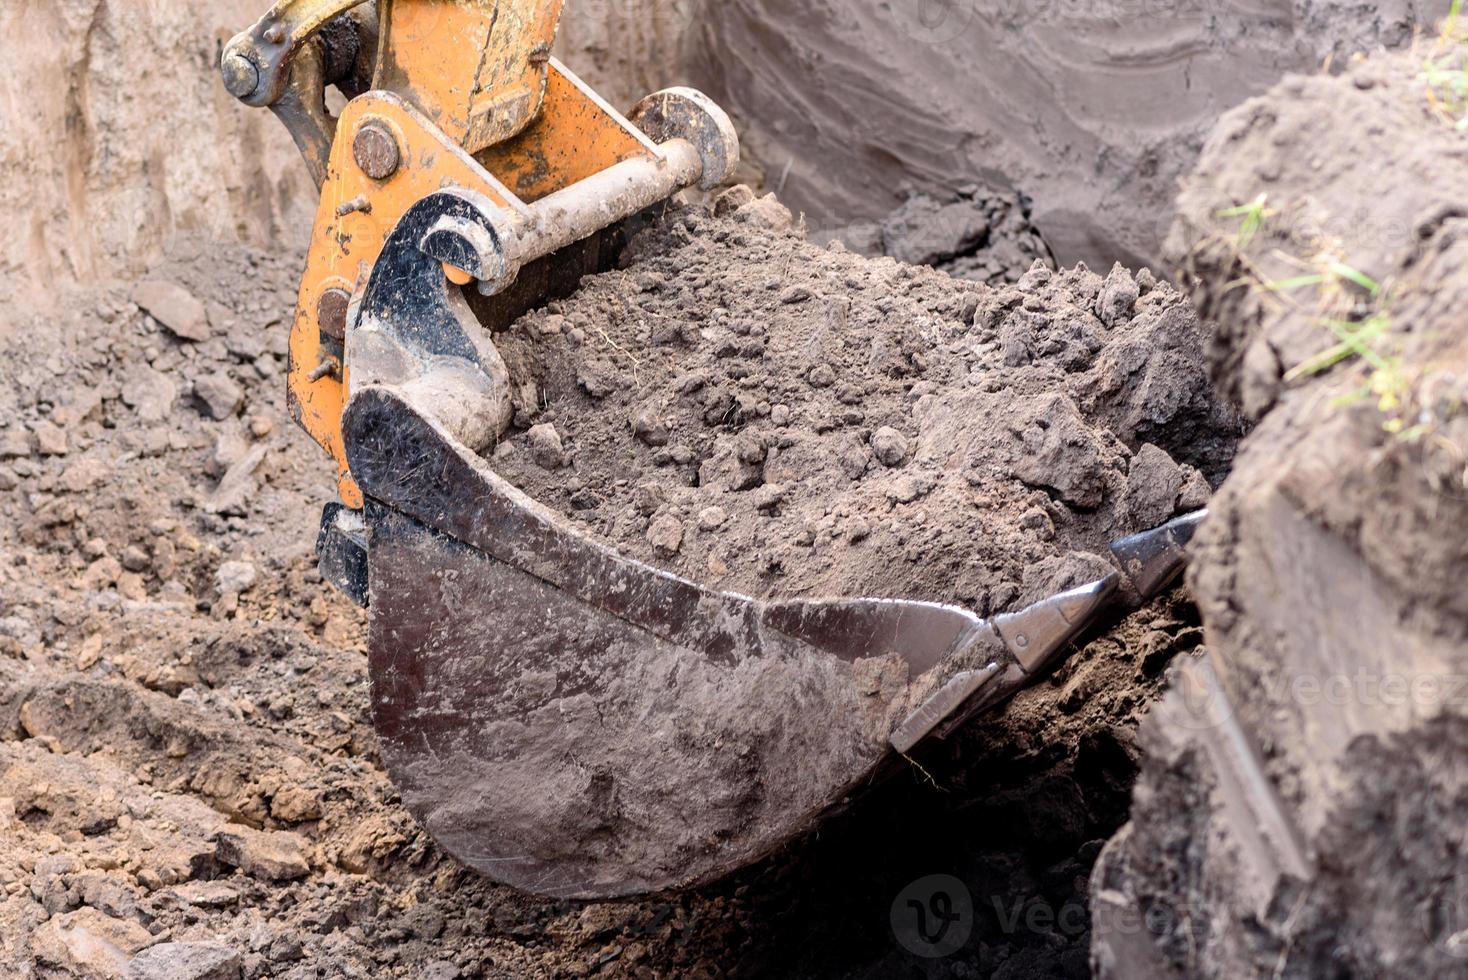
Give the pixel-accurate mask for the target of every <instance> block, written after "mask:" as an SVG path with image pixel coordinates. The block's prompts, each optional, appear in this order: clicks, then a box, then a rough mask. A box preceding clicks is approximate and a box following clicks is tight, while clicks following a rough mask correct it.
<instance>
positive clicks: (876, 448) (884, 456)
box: [871, 425, 907, 466]
mask: <svg viewBox="0 0 1468 980" xmlns="http://www.w3.org/2000/svg"><path fill="white" fill-rule="evenodd" d="M871 444H872V452H873V453H874V454H875V455H876V457H877V462H879V463H881V464H882V465H883V466H901V465H902V463H903V461H904V460H905V459H907V436H905V435H903V434H902V433H901V432H898V431H897V430H896V429H894V428H892V427H891V426H890V425H884V426H882V427H881V428H880V429H878V430H877V431H876V432H873V433H872V438H871Z"/></svg>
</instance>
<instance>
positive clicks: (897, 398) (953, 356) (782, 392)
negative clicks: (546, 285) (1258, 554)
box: [493, 188, 1238, 615]
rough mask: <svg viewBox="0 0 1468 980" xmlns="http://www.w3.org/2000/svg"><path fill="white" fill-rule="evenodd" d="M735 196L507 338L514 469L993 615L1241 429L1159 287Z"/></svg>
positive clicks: (687, 538)
mask: <svg viewBox="0 0 1468 980" xmlns="http://www.w3.org/2000/svg"><path fill="white" fill-rule="evenodd" d="M747 198H748V194H747V192H745V191H744V189H743V188H735V189H733V190H731V191H729V192H728V193H727V195H726V196H725V197H724V198H723V199H721V200H720V201H719V202H717V203H716V204H715V205H714V207H713V213H710V211H709V209H706V208H690V209H687V210H686V211H683V212H681V213H677V214H674V215H672V216H670V217H669V218H668V219H666V220H665V221H664V222H663V223H662V224H661V225H659V226H658V227H656V228H653V229H651V230H649V231H648V232H646V233H644V234H643V235H642V236H641V237H640V238H638V239H637V240H635V241H634V242H633V244H632V247H631V255H632V257H633V259H634V264H633V265H632V266H631V267H630V268H629V269H627V270H625V271H623V272H615V273H609V274H607V275H603V276H600V277H596V278H594V279H591V280H588V281H586V282H584V283H583V286H582V288H581V290H580V291H578V292H577V293H576V294H575V295H574V296H573V297H571V298H569V299H566V300H562V301H559V302H556V303H552V304H550V305H549V306H548V307H547V309H546V310H544V311H541V312H537V313H532V314H531V315H529V316H527V317H526V318H524V319H523V320H522V321H521V322H520V323H518V324H517V325H516V327H515V328H514V329H513V330H511V331H510V332H509V333H507V334H505V335H501V337H500V338H499V340H498V341H497V343H498V346H499V347H500V350H501V351H502V353H503V354H504V356H505V359H506V361H507V363H508V364H509V367H510V372H511V376H512V378H513V379H514V383H515V384H516V385H517V386H518V390H517V395H516V403H515V404H516V426H517V430H518V431H515V432H512V434H511V435H510V437H508V438H507V439H505V440H504V441H503V442H502V443H501V444H500V445H499V446H498V448H497V449H495V450H494V453H493V456H494V465H495V467H496V469H498V470H499V471H500V472H501V473H502V474H503V475H505V476H506V477H507V478H509V479H510V481H511V482H512V483H514V484H515V485H516V486H519V487H520V488H521V489H523V490H525V491H526V492H527V493H529V494H530V495H531V496H533V497H535V498H536V499H538V500H540V501H541V502H542V503H546V504H549V505H551V506H553V507H555V508H556V509H559V510H561V511H562V512H564V513H565V514H567V515H568V516H570V517H572V518H574V519H575V520H576V521H578V522H579V523H580V524H581V525H582V526H583V527H584V528H585V529H586V530H588V531H591V532H592V533H594V534H596V535H598V536H600V537H602V538H603V539H604V540H606V541H608V542H609V543H611V544H613V545H615V546H616V547H617V548H618V549H619V550H621V551H623V552H624V553H626V554H629V555H631V556H633V557H635V558H638V559H641V560H643V561H647V562H650V563H656V564H658V565H660V566H662V567H666V568H668V569H669V570H671V571H674V572H677V573H679V574H682V575H685V576H687V577H690V578H693V579H695V580H698V581H702V582H705V583H706V584H710V585H714V586H717V587H719V588H724V589H729V590H732V591H738V592H743V593H745V594H749V595H755V596H760V597H765V596H772V595H778V596H782V597H795V596H804V597H822V596H838V595H877V596H882V597H888V598H914V599H924V600H929V601H940V602H957V603H960V604H963V605H965V606H967V607H969V608H972V609H974V610H976V611H978V612H980V613H981V614H983V615H990V614H994V613H999V612H1005V611H1012V610H1013V609H1016V608H1018V607H1020V606H1023V605H1026V604H1029V603H1032V602H1035V601H1038V600H1039V599H1041V598H1044V597H1046V596H1048V595H1050V594H1052V593H1053V592H1056V591H1062V590H1064V589H1065V588H1070V587H1073V586H1075V585H1078V584H1081V583H1082V582H1084V581H1091V580H1093V579H1094V578H1095V575H1094V571H1095V569H1096V567H1097V562H1098V561H1101V559H1099V558H1097V557H1096V556H1097V555H1100V554H1104V553H1105V551H1106V546H1107V543H1108V542H1110V541H1112V540H1115V539H1117V538H1121V537H1124V536H1126V535H1129V534H1133V533H1135V532H1137V531H1141V530H1146V529H1147V528H1150V527H1154V526H1157V525H1159V524H1162V523H1165V522H1166V521H1167V520H1169V519H1171V518H1172V517H1173V516H1174V514H1176V513H1179V512H1182V511H1187V510H1190V509H1198V508H1200V507H1202V506H1204V505H1205V504H1206V502H1207V499H1208V496H1209V492H1210V486H1209V482H1208V477H1209V476H1211V477H1213V478H1214V479H1220V478H1221V477H1222V475H1223V473H1224V472H1226V470H1227V467H1228V463H1229V459H1230V457H1231V454H1232V445H1233V442H1234V439H1235V437H1236V435H1237V432H1238V422H1237V420H1236V419H1235V417H1234V416H1233V413H1232V412H1231V411H1230V410H1229V409H1228V408H1226V407H1224V406H1223V405H1222V404H1221V403H1218V402H1216V401H1215V400H1214V399H1212V398H1211V396H1210V393H1209V388H1208V386H1207V384H1206V382H1205V379H1204V376H1203V374H1202V365H1203V351H1202V345H1203V341H1204V338H1205V336H1206V333H1207V331H1206V329H1205V327H1204V326H1203V325H1202V324H1201V323H1200V322H1199V320H1198V317H1197V315H1196V314H1195V313H1194V312H1193V310H1192V307H1191V306H1190V305H1188V304H1187V303H1186V301H1184V299H1183V298H1182V296H1181V295H1180V294H1178V293H1177V292H1176V291H1175V290H1173V289H1172V288H1171V287H1170V286H1168V285H1166V284H1162V283H1159V282H1157V280H1156V279H1155V278H1153V277H1151V276H1150V275H1147V274H1143V276H1142V277H1141V281H1140V283H1139V282H1138V281H1137V280H1135V279H1133V277H1132V276H1131V274H1130V273H1128V272H1126V271H1125V270H1124V269H1121V268H1120V267H1117V268H1116V269H1114V270H1113V271H1112V272H1111V273H1110V274H1109V275H1108V276H1106V277H1105V278H1103V277H1102V276H1099V275H1096V274H1094V273H1091V272H1089V271H1087V270H1086V269H1084V268H1077V269H1073V270H1068V271H1066V272H1063V273H1052V272H1051V271H1050V270H1049V269H1048V268H1045V267H1043V266H1039V265H1037V266H1036V268H1034V269H1033V270H1032V271H1031V272H1030V273H1029V274H1028V275H1026V276H1025V277H1024V278H1022V279H1021V280H1020V282H1019V284H1018V285H1017V286H1014V287H1007V288H1003V289H991V288H986V287H984V286H980V285H977V284H968V283H962V282H958V281H955V280H953V279H951V278H949V277H948V276H945V275H943V274H941V273H937V272H933V271H931V270H927V269H922V268H918V267H915V266H909V265H903V264H900V263H898V262H896V261H894V260H892V259H882V260H878V261H876V262H871V261H868V260H866V259H863V258H861V257H859V256H856V255H852V254H850V253H848V252H845V251H844V250H834V251H831V250H826V249H823V248H820V247H818V246H815V245H812V244H809V243H807V242H806V241H805V240H804V237H803V234H802V229H800V228H799V227H797V226H795V225H794V224H793V223H792V220H791V216H790V214H789V212H788V211H786V210H785V209H784V208H783V207H781V206H780V205H779V204H777V203H776V202H775V201H774V199H773V198H765V199H761V200H751V201H749V202H748V203H745V204H743V206H741V207H738V208H737V210H736V209H735V205H736V204H737V203H738V202H740V201H744V200H746V199H747ZM719 212H724V213H723V214H722V215H721V214H719ZM1158 444H1160V446H1159V445H1158ZM1169 452H1171V453H1172V454H1173V455H1169ZM1174 456H1176V457H1177V460H1179V461H1180V462H1178V461H1174V458H1173V457H1174ZM1200 469H1201V470H1202V471H1203V472H1200V471H1199V470H1200ZM1205 474H1206V475H1205ZM1088 575H1089V576H1090V577H1089V578H1088V577H1087V576H1088Z"/></svg>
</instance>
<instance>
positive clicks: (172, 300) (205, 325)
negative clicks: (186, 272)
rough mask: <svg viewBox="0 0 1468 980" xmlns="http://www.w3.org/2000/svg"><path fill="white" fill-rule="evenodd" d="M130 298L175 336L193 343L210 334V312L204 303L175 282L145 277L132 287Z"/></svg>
mask: <svg viewBox="0 0 1468 980" xmlns="http://www.w3.org/2000/svg"><path fill="white" fill-rule="evenodd" d="M132 301H133V302H134V303H136V304H138V306H140V307H142V309H143V310H144V311H145V312H146V313H147V314H148V315H149V316H151V317H152V318H153V319H155V320H157V321H158V322H159V323H161V324H162V325H163V326H164V327H165V328H166V329H167V330H168V331H169V332H170V333H172V334H173V335H174V336H175V337H179V338H181V339H183V340H192V341H193V342H195V343H203V342H204V341H206V340H208V339H209V337H210V334H211V331H210V329H209V313H208V311H207V310H205V308H204V304H203V303H200V302H199V301H198V300H197V299H195V298H194V295H193V294H192V293H190V292H189V291H188V290H187V289H184V288H183V287H182V286H180V285H178V284H177V283H173V282H164V281H161V280H158V279H148V280H144V281H143V282H140V283H138V284H137V285H136V286H134V287H133V292H132Z"/></svg>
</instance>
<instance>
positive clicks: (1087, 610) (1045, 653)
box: [994, 573, 1121, 674]
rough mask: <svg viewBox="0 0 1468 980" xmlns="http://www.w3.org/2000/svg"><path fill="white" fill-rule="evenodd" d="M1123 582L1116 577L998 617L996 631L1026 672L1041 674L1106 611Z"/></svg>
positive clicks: (995, 621)
mask: <svg viewBox="0 0 1468 980" xmlns="http://www.w3.org/2000/svg"><path fill="white" fill-rule="evenodd" d="M1120 580H1121V577H1120V576H1119V575H1117V574H1115V573H1112V574H1111V575H1108V576H1106V577H1105V578H1104V579H1102V580H1101V581H1099V582H1092V583H1091V584H1090V585H1083V586H1081V587H1080V588H1078V589H1071V590H1070V591H1069V592H1062V593H1061V594H1060V595H1057V596H1052V597H1051V598H1049V599H1046V600H1045V601H1044V602H1039V603H1036V604H1035V605H1033V606H1030V607H1029V608H1028V609H1025V610H1022V611H1021V612H1017V613H1012V614H1010V615H1005V616H998V617H996V618H995V619H994V628H995V629H996V630H998V631H999V636H1000V637H1001V638H1002V639H1003V640H1004V645H1005V646H1007V647H1008V648H1009V652H1010V653H1012V654H1014V659H1015V661H1016V662H1018V663H1019V665H1020V667H1021V668H1023V669H1024V672H1025V673H1026V674H1035V673H1038V672H1039V671H1041V670H1043V669H1045V667H1046V666H1047V665H1048V664H1049V663H1050V661H1051V659H1052V658H1053V657H1054V656H1055V655H1056V654H1057V653H1059V652H1060V651H1061V650H1063V649H1064V648H1065V645H1066V644H1067V643H1069V642H1070V641H1071V640H1072V639H1074V638H1075V636H1076V634H1077V633H1079V632H1080V631H1081V630H1083V629H1085V628H1086V626H1088V625H1089V624H1090V622H1091V620H1092V619H1094V618H1095V616H1096V614H1097V613H1099V612H1100V611H1101V610H1102V609H1104V608H1105V607H1106V603H1107V602H1108V601H1109V600H1110V599H1111V596H1112V595H1113V594H1114V593H1115V592H1116V586H1117V583H1118V582H1119V581H1120Z"/></svg>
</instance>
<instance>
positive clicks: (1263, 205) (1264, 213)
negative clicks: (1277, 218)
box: [1218, 194, 1275, 252]
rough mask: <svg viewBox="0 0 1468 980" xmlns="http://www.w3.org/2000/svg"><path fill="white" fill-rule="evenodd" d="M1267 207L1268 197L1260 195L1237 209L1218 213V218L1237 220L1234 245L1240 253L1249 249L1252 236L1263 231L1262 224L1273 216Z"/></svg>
mask: <svg viewBox="0 0 1468 980" xmlns="http://www.w3.org/2000/svg"><path fill="white" fill-rule="evenodd" d="M1268 205H1269V195H1268V194H1260V195H1259V196H1258V197H1256V198H1254V200H1252V201H1250V202H1249V203H1248V204H1240V205H1239V206H1238V207H1233V208H1224V209H1223V210H1222V211H1220V212H1218V217H1220V218H1238V219H1239V232H1238V239H1237V241H1236V244H1237V245H1238V249H1239V251H1240V252H1242V251H1243V250H1244V249H1246V248H1248V247H1249V244H1250V243H1251V242H1252V241H1254V236H1256V235H1258V234H1259V232H1260V231H1262V230H1263V228H1264V222H1265V221H1266V220H1268V219H1269V218H1271V217H1273V215H1274V214H1275V212H1274V211H1271V210H1270V209H1269V207H1268Z"/></svg>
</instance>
